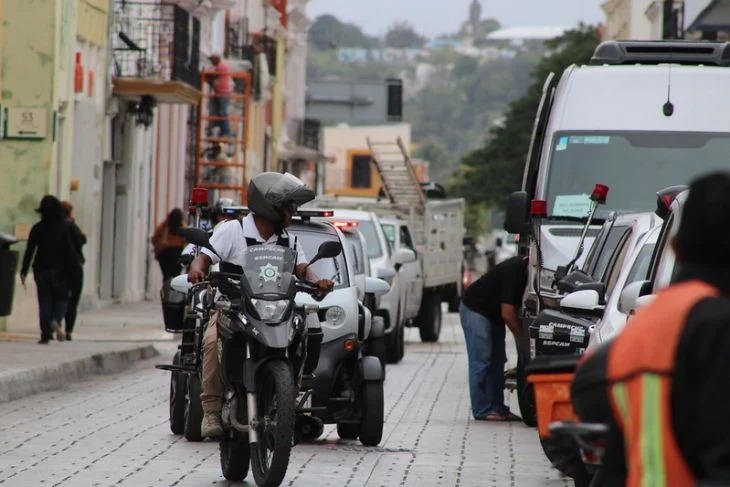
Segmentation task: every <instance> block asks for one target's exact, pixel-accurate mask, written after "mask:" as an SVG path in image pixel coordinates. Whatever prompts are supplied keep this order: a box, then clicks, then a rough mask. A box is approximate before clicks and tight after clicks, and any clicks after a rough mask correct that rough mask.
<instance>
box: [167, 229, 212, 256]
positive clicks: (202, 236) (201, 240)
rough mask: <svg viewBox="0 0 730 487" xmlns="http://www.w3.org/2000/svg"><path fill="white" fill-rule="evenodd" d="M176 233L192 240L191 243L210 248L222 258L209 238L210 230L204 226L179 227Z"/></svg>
mask: <svg viewBox="0 0 730 487" xmlns="http://www.w3.org/2000/svg"><path fill="white" fill-rule="evenodd" d="M175 233H176V234H177V235H179V236H181V237H182V238H184V239H185V240H187V241H188V242H190V243H191V244H193V245H197V246H198V247H203V248H205V249H208V250H210V251H211V252H213V253H214V254H215V255H217V256H218V258H221V256H220V255H219V254H218V252H216V250H215V249H214V248H213V246H212V245H211V244H210V240H209V239H208V232H206V231H205V230H203V229H202V228H197V227H183V228H178V229H177V231H176V232H175Z"/></svg>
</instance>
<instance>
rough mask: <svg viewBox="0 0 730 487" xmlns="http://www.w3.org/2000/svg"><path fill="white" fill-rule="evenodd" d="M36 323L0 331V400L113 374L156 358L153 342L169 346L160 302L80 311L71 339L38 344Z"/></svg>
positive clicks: (173, 340)
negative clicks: (97, 375) (137, 362)
mask: <svg viewBox="0 0 730 487" xmlns="http://www.w3.org/2000/svg"><path fill="white" fill-rule="evenodd" d="M39 338H40V332H39V330H38V324H37V322H32V323H31V322H26V323H23V324H22V325H19V326H14V327H13V328H11V329H10V330H8V331H7V332H0V403H2V402H6V401H12V400H14V399H18V398H21V397H25V396H28V395H30V394H36V393H38V392H43V391H49V390H53V389H59V388H61V387H63V386H64V385H65V384H69V383H72V382H76V381H80V380H83V379H85V378H87V377H89V376H90V375H93V374H102V373H114V372H120V371H122V370H124V369H126V368H127V367H128V366H129V365H131V364H132V363H133V362H135V361H137V360H144V359H148V358H152V357H154V356H157V355H158V354H159V352H158V351H157V349H156V348H155V346H154V344H155V343H157V344H169V345H172V344H174V343H176V342H177V341H178V340H179V336H178V335H175V334H172V333H167V332H165V329H164V325H163V320H162V310H161V307H160V303H159V301H143V302H139V303H133V304H112V305H109V306H106V307H104V308H103V309H100V310H93V311H87V312H84V313H80V314H79V316H78V319H77V322H76V327H75V330H74V333H73V341H71V342H57V341H51V343H50V344H48V345H39V344H37V343H36V342H37V341H38V339H39Z"/></svg>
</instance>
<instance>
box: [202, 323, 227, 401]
mask: <svg viewBox="0 0 730 487" xmlns="http://www.w3.org/2000/svg"><path fill="white" fill-rule="evenodd" d="M200 402H201V403H202V406H203V414H206V415H207V414H215V415H220V412H221V409H222V408H223V377H222V375H221V363H220V360H219V358H218V312H217V311H214V312H213V313H211V315H210V320H209V321H208V327H207V328H206V329H205V334H204V335H203V390H202V392H201V394H200Z"/></svg>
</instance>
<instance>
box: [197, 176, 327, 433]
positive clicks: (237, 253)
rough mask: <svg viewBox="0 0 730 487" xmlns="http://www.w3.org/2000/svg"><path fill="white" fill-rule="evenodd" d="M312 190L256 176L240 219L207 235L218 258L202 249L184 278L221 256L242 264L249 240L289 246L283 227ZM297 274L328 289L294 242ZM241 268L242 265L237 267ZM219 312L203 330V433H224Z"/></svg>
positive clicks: (294, 181) (292, 180)
mask: <svg viewBox="0 0 730 487" xmlns="http://www.w3.org/2000/svg"><path fill="white" fill-rule="evenodd" d="M314 197H315V193H314V192H313V191H312V190H310V189H309V188H307V187H306V185H305V184H304V183H303V182H302V181H301V180H300V179H299V178H297V177H295V176H294V175H292V174H289V173H285V174H281V173H276V172H264V173H261V174H258V175H256V176H254V177H253V178H252V179H251V181H250V182H249V185H248V208H249V210H250V211H251V213H249V214H248V215H247V216H246V217H245V218H243V219H242V220H238V219H236V220H231V221H227V222H225V223H223V224H222V225H221V226H220V227H218V228H217V229H216V230H215V232H214V233H213V236H212V237H211V239H210V243H211V246H212V247H213V248H214V249H216V251H217V252H218V254H219V255H220V256H221V258H222V259H219V258H218V257H217V256H216V255H215V254H213V252H210V251H209V250H207V249H202V251H201V253H200V254H199V255H198V256H197V257H196V258H195V260H194V261H193V262H192V264H191V265H190V271H189V273H188V280H189V281H190V282H192V283H197V282H200V281H202V280H204V279H205V277H206V276H207V274H208V270H209V268H210V266H211V265H213V264H216V263H218V262H219V261H220V260H222V262H221V270H222V271H224V272H227V269H228V270H233V269H232V268H231V266H240V267H242V266H243V264H244V262H243V258H244V255H245V251H246V248H247V247H248V246H249V245H258V244H277V245H284V246H287V247H291V246H292V245H294V242H292V241H291V239H289V236H288V233H287V232H286V231H285V228H286V227H288V226H289V224H290V223H291V221H292V217H293V216H294V214H295V213H296V211H297V208H298V207H299V206H300V205H303V204H304V203H307V202H309V201H312V200H313V199H314ZM296 250H297V266H296V271H295V272H296V274H297V277H298V278H300V279H307V280H309V281H312V282H315V283H316V284H317V286H318V287H319V288H320V289H321V290H322V291H323V292H324V293H328V292H329V291H331V290H332V287H333V285H334V284H333V282H332V281H331V280H329V279H319V278H318V277H317V276H315V275H314V274H313V273H312V272H311V271H309V270H308V269H307V262H306V256H305V255H304V251H303V249H302V247H301V246H297V248H296ZM239 272H240V271H239ZM217 335H218V333H217V313H214V314H213V316H211V319H210V322H209V323H208V327H207V329H206V330H205V335H204V336H203V381H202V386H203V391H202V394H201V395H200V399H201V403H202V406H203V422H202V425H201V435H202V436H203V437H204V438H205V437H208V438H215V437H219V436H221V435H222V434H223V428H222V426H221V419H220V413H221V409H222V407H223V392H224V391H223V381H222V378H221V371H220V361H219V358H218V345H217V342H218V338H217Z"/></svg>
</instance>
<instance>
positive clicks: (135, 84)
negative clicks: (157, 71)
mask: <svg viewBox="0 0 730 487" xmlns="http://www.w3.org/2000/svg"><path fill="white" fill-rule="evenodd" d="M112 86H113V87H114V89H113V94H114V96H116V97H119V98H122V99H129V100H136V101H139V100H140V99H141V98H142V97H143V96H145V95H149V96H152V97H154V98H155V99H156V100H157V103H159V104H171V105H174V104H183V105H197V104H199V103H200V98H201V96H202V94H201V93H200V90H198V89H196V88H194V87H192V86H190V85H189V84H187V83H184V82H182V81H158V80H151V79H142V78H116V77H115V78H112Z"/></svg>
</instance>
